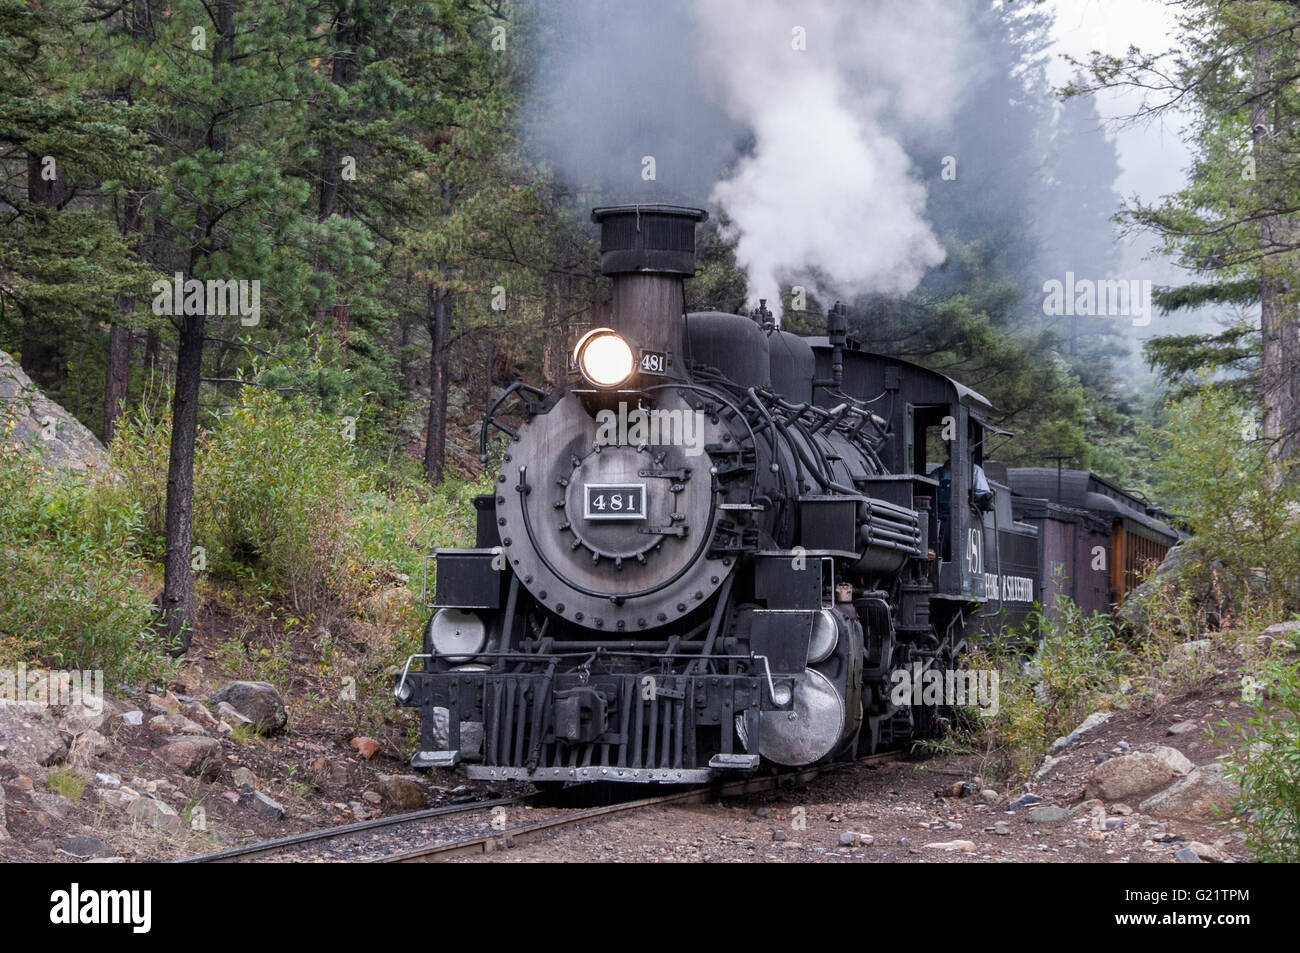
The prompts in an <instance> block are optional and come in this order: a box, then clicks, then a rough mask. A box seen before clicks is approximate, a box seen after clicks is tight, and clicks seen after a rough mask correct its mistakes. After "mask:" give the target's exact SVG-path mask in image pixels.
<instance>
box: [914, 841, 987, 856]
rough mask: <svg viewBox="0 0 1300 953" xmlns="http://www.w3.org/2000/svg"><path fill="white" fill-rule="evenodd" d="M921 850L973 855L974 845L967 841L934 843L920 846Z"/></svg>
mask: <svg viewBox="0 0 1300 953" xmlns="http://www.w3.org/2000/svg"><path fill="white" fill-rule="evenodd" d="M921 848H922V849H923V850H927V849H928V850H964V851H966V852H967V853H974V852H975V850H976V847H975V845H974V844H973V843H972V842H971V841H968V840H949V841H936V842H935V843H933V844H922V845H921Z"/></svg>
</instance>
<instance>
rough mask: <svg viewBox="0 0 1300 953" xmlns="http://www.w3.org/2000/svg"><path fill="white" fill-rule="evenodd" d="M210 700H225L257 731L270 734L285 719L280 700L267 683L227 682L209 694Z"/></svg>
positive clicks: (287, 717) (282, 702)
mask: <svg viewBox="0 0 1300 953" xmlns="http://www.w3.org/2000/svg"><path fill="white" fill-rule="evenodd" d="M212 701H213V702H215V703H217V704H218V705H219V704H220V703H221V702H226V703H228V704H229V705H230V706H231V707H232V708H234V709H235V711H237V712H238V713H239V714H241V715H243V716H244V717H245V718H247V719H248V720H249V721H251V722H252V723H253V727H254V728H255V729H256V730H257V732H258V734H263V735H269V734H274V733H275V732H277V731H279V730H280V729H281V728H283V727H284V726H285V725H286V724H287V723H288V721H289V713H288V712H287V711H285V708H284V699H282V698H281V697H280V693H279V692H278V691H276V690H275V686H274V685H272V684H271V683H270V682H230V683H228V684H226V685H223V686H222V687H221V688H219V689H218V690H217V691H216V692H214V693H213V695H212ZM218 710H219V711H220V709H218ZM222 717H225V716H224V714H223V716H222ZM226 720H227V721H229V719H228V718H227V719H226ZM231 724H234V722H231Z"/></svg>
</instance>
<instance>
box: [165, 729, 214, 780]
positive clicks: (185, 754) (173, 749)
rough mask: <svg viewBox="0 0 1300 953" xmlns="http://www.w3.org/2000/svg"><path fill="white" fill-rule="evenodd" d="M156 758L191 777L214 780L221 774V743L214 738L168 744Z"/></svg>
mask: <svg viewBox="0 0 1300 953" xmlns="http://www.w3.org/2000/svg"><path fill="white" fill-rule="evenodd" d="M158 756H159V757H160V758H162V759H163V760H164V761H166V762H167V763H168V764H169V765H171V766H172V767H173V768H176V769H177V770H179V771H182V772H184V773H185V774H188V775H191V776H193V777H201V778H206V779H207V780H209V781H214V780H216V778H217V776H218V775H219V774H220V772H221V742H220V741H218V740H217V739H216V738H182V739H179V740H177V741H172V742H169V743H168V744H166V745H164V746H163V747H162V748H161V749H160V750H159V752H158Z"/></svg>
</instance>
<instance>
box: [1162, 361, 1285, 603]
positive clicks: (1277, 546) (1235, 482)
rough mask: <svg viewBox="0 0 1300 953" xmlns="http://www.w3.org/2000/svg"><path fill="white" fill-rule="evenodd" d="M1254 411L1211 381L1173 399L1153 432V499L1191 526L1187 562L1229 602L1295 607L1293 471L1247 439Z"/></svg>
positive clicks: (1251, 436)
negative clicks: (1191, 555) (1191, 556)
mask: <svg viewBox="0 0 1300 953" xmlns="http://www.w3.org/2000/svg"><path fill="white" fill-rule="evenodd" d="M1254 414H1255V411H1254V409H1253V408H1252V407H1249V406H1247V405H1244V404H1242V403H1240V402H1239V401H1238V400H1237V399H1236V398H1235V397H1234V396H1233V395H1232V394H1231V393H1230V392H1228V391H1226V390H1223V389H1218V388H1214V387H1206V388H1204V389H1203V390H1201V391H1200V392H1199V393H1197V394H1196V395H1195V396H1193V397H1191V398H1188V399H1187V400H1184V401H1181V402H1179V403H1177V404H1174V405H1173V406H1172V407H1171V408H1170V421H1169V424H1168V425H1167V426H1166V427H1164V428H1163V429H1161V430H1158V431H1156V432H1155V440H1156V446H1157V450H1158V453H1159V458H1160V468H1161V476H1160V480H1159V489H1158V492H1159V494H1160V501H1161V504H1162V505H1163V506H1164V507H1165V508H1166V509H1168V510H1170V511H1172V512H1174V513H1177V514H1178V515H1179V516H1180V517H1182V518H1183V519H1185V520H1186V521H1187V522H1188V524H1189V525H1190V526H1191V527H1192V530H1193V532H1194V533H1195V537H1196V538H1195V545H1196V547H1197V550H1198V551H1199V552H1200V554H1201V557H1200V559H1198V560H1196V561H1195V565H1193V566H1191V567H1190V570H1191V571H1194V572H1197V573H1199V574H1201V575H1202V576H1204V575H1205V574H1207V573H1209V574H1211V575H1212V576H1213V578H1212V579H1211V580H1210V584H1211V585H1215V586H1220V587H1222V588H1223V589H1224V590H1225V593H1224V594H1225V596H1227V597H1228V601H1229V602H1231V603H1233V604H1236V605H1244V606H1247V607H1248V606H1250V605H1251V604H1252V603H1255V602H1259V601H1264V602H1272V603H1275V604H1278V605H1289V606H1290V607H1291V608H1300V478H1298V477H1297V474H1295V473H1294V472H1290V471H1289V467H1288V465H1285V464H1281V463H1278V462H1277V461H1274V460H1272V459H1270V458H1269V444H1268V442H1267V441H1264V440H1259V439H1254ZM1188 585H1189V586H1190V585H1191V583H1190V581H1189V583H1188ZM1197 587H1198V588H1203V584H1202V583H1198V584H1197Z"/></svg>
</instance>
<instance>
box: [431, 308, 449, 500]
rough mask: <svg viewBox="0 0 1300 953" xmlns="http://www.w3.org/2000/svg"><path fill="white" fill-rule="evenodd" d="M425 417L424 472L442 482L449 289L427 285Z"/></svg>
mask: <svg viewBox="0 0 1300 953" xmlns="http://www.w3.org/2000/svg"><path fill="white" fill-rule="evenodd" d="M427 304H428V324H429V420H428V427H427V429H426V431H425V442H424V473H425V476H426V477H427V478H428V480H429V482H430V483H433V484H438V483H441V482H442V477H443V468H444V467H445V465H446V456H447V339H448V337H449V336H450V334H451V309H452V304H453V300H452V292H451V289H449V288H438V287H435V286H433V285H430V286H429V291H428V297H427Z"/></svg>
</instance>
